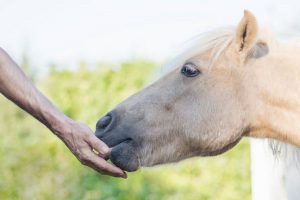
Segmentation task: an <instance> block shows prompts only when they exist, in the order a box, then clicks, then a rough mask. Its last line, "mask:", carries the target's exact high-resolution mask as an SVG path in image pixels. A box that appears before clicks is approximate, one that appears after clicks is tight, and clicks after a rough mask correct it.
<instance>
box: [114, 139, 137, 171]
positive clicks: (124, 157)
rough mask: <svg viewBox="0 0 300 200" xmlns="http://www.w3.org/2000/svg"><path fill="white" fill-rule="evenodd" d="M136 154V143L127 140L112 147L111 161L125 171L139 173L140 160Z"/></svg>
mask: <svg viewBox="0 0 300 200" xmlns="http://www.w3.org/2000/svg"><path fill="white" fill-rule="evenodd" d="M136 152H137V145H136V144H135V142H134V141H133V140H132V139H126V140H124V141H123V142H121V143H119V144H117V145H115V146H113V147H112V150H111V153H110V156H109V159H110V160H111V162H112V163H113V164H115V165H116V166H117V167H119V168H120V169H122V170H124V171H127V172H133V171H137V170H138V169H139V168H140V159H139V156H138V154H137V153H136Z"/></svg>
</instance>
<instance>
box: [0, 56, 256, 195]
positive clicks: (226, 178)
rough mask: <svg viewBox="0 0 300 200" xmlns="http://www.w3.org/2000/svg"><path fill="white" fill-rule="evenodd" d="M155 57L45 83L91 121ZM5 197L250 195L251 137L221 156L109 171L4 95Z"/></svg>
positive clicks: (66, 106)
mask: <svg viewBox="0 0 300 200" xmlns="http://www.w3.org/2000/svg"><path fill="white" fill-rule="evenodd" d="M153 66H154V65H153V64H152V63H149V62H142V61H137V62H132V63H124V64H122V66H120V68H119V69H117V70H113V69H112V68H111V67H103V66H102V67H99V69H93V70H90V69H88V68H87V67H86V66H85V65H84V64H82V65H81V67H80V68H79V69H78V70H76V71H67V70H62V71H59V70H57V69H55V68H53V69H52V70H51V71H50V73H49V75H48V76H47V77H45V79H43V81H42V82H41V83H40V84H39V86H40V89H41V90H42V91H43V92H44V93H45V94H46V95H47V96H49V98H50V99H51V100H52V101H53V102H54V103H55V104H56V105H57V106H58V107H59V108H60V109H61V110H62V111H63V112H65V113H66V114H67V115H69V116H70V117H72V118H74V119H76V120H79V121H83V122H85V123H88V124H89V125H90V126H91V127H94V126H95V122H96V121H97V119H99V117H101V116H102V115H103V114H105V113H106V112H107V111H109V110H110V109H111V108H113V107H114V106H115V105H116V104H117V103H119V102H120V101H122V100H123V99H125V98H126V97H128V96H129V95H131V94H132V93H134V92H136V91H138V90H139V89H140V88H142V87H143V86H144V85H145V83H146V81H147V80H148V79H149V75H151V73H152V72H153V71H154V70H155V68H154V67H153ZM0 107H1V111H2V112H1V113H0V120H1V124H0V137H1V139H0V162H1V164H0V199H1V200H6V199H7V200H10V199H23V200H26V199H30V200H34V199H43V200H48V199H49V200H52V199H72V200H73V199H74V200H77V199H78V200H79V199H80V200H93V199H107V200H114V199H121V200H134V199H139V200H140V199H141V200H143V199H145V200H146V199H147V200H152V199H167V200H168V199H170V200H171V199H172V200H174V199H175V200H176V199H185V200H193V199H218V200H219V199H222V200H226V199H229V200H234V199H237V200H239V199H241V198H242V199H245V200H247V199H251V194H250V193H251V191H250V167H249V166H250V160H249V157H250V156H249V144H248V141H242V142H241V143H240V144H239V145H238V146H237V147H235V149H234V150H232V151H230V152H229V153H226V154H225V155H221V156H218V157H214V158H193V159H189V160H186V161H183V162H180V163H177V164H170V165H165V166H159V167H154V168H149V169H147V168H146V169H142V170H140V171H139V172H135V173H130V174H129V178H128V179H127V180H122V179H116V178H111V177H106V176H102V175H99V174H97V173H96V172H94V171H93V170H91V169H88V168H87V167H84V166H82V165H81V164H80V163H79V162H78V161H77V160H76V159H75V158H74V156H73V155H72V154H71V153H70V152H69V150H68V149H67V148H66V147H65V146H64V144H63V143H62V142H60V141H59V139H57V138H56V137H55V136H54V135H53V134H51V133H50V132H49V131H48V130H46V128H45V127H43V126H42V125H40V124H39V123H38V122H36V121H35V120H34V119H33V118H32V117H30V116H28V115H27V114H25V113H24V112H23V111H21V110H20V109H19V108H17V107H15V106H14V105H13V104H12V103H10V102H9V101H7V100H6V99H4V98H1V99H0Z"/></svg>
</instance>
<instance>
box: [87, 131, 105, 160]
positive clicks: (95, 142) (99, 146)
mask: <svg viewBox="0 0 300 200" xmlns="http://www.w3.org/2000/svg"><path fill="white" fill-rule="evenodd" d="M89 145H90V146H91V147H92V148H93V149H94V150H96V151H97V152H98V153H99V154H100V155H101V156H102V157H108V156H109V154H110V148H108V146H107V145H106V144H105V143H104V142H102V141H101V140H100V139H98V138H97V137H96V136H95V135H91V137H90V138H89Z"/></svg>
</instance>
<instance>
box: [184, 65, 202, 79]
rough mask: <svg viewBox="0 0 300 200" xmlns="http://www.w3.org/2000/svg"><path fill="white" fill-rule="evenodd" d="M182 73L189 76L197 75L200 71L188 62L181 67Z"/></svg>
mask: <svg viewBox="0 0 300 200" xmlns="http://www.w3.org/2000/svg"><path fill="white" fill-rule="evenodd" d="M181 73H182V74H183V75H185V76H187V77H195V76H197V75H198V74H200V71H199V70H198V69H197V68H196V66H195V65H194V64H192V63H186V64H184V65H183V67H182V68H181Z"/></svg>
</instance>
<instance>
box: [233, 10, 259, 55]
mask: <svg viewBox="0 0 300 200" xmlns="http://www.w3.org/2000/svg"><path fill="white" fill-rule="evenodd" d="M257 33H258V25H257V22H256V18H255V17H254V15H253V14H252V13H251V12H249V11H248V10H245V11H244V16H243V18H242V20H241V21H240V23H239V25H238V27H237V29H236V35H235V44H236V45H235V46H236V48H237V51H238V52H239V53H241V54H243V55H247V54H248V53H249V51H250V50H251V49H252V47H254V46H255V44H256V41H257Z"/></svg>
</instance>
